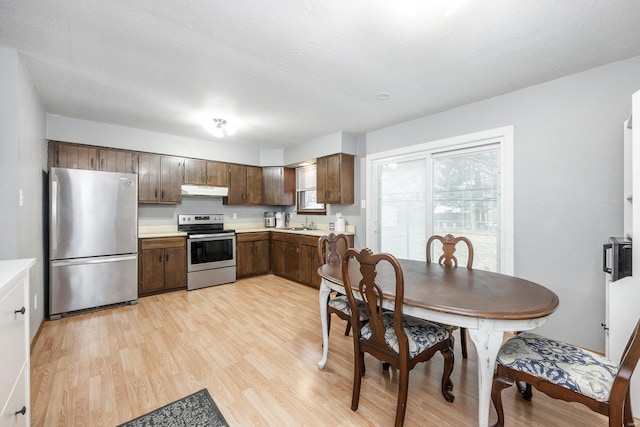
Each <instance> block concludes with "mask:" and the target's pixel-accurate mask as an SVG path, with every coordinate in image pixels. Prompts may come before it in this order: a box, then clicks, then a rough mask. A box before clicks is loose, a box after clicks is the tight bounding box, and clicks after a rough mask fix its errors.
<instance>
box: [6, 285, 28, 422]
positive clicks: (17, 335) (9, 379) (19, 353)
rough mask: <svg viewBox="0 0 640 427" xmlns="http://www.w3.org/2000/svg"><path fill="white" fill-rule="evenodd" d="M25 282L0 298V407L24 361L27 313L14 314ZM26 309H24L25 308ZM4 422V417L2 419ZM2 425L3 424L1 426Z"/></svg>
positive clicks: (22, 300) (19, 303)
mask: <svg viewBox="0 0 640 427" xmlns="http://www.w3.org/2000/svg"><path fill="white" fill-rule="evenodd" d="M24 289H25V280H24V279H22V280H20V281H19V282H18V283H17V284H16V285H15V287H14V288H13V289H10V290H8V292H7V293H6V294H4V295H2V296H1V297H0V331H2V369H0V387H1V388H0V405H3V404H4V402H5V401H6V399H7V397H8V396H9V392H10V391H11V386H12V385H13V384H14V383H15V381H16V376H17V374H18V372H20V367H21V366H22V365H23V364H24V361H25V359H26V356H27V355H26V353H25V350H26V343H25V339H26V337H25V322H26V316H28V315H29V313H28V312H25V314H20V313H15V311H16V310H20V309H21V308H22V307H24ZM25 309H26V307H25ZM3 420H4V417H3ZM2 425H4V424H2Z"/></svg>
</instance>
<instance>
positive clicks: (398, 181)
mask: <svg viewBox="0 0 640 427" xmlns="http://www.w3.org/2000/svg"><path fill="white" fill-rule="evenodd" d="M378 177H379V193H378V194H379V197H380V200H379V203H378V206H379V207H380V214H379V218H380V224H379V227H378V229H379V231H380V234H379V238H380V250H381V251H382V252H389V253H391V254H393V255H394V256H396V257H398V258H404V259H415V260H423V261H424V260H425V259H426V254H425V243H426V237H425V236H426V229H425V228H426V223H427V221H426V218H427V211H426V194H427V193H426V188H427V182H426V178H427V163H426V161H425V159H419V160H410V161H403V162H398V163H387V164H384V165H380V166H379V167H378Z"/></svg>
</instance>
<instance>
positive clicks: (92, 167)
mask: <svg viewBox="0 0 640 427" xmlns="http://www.w3.org/2000/svg"><path fill="white" fill-rule="evenodd" d="M91 169H94V166H93V157H92V158H91Z"/></svg>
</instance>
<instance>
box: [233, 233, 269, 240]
mask: <svg viewBox="0 0 640 427" xmlns="http://www.w3.org/2000/svg"><path fill="white" fill-rule="evenodd" d="M257 240H269V232H268V231H258V232H255V233H254V232H252V233H238V234H236V242H238V243H240V242H255V241H257Z"/></svg>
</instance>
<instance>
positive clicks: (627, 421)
mask: <svg viewBox="0 0 640 427" xmlns="http://www.w3.org/2000/svg"><path fill="white" fill-rule="evenodd" d="M623 418H624V424H623V425H624V427H634V426H635V425H636V424H635V421H634V420H633V412H632V411H631V389H629V388H628V389H627V397H626V398H625V399H624V414H623Z"/></svg>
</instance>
